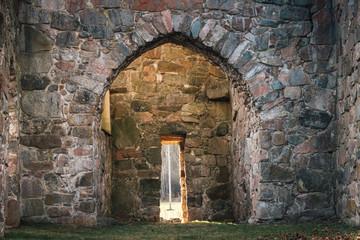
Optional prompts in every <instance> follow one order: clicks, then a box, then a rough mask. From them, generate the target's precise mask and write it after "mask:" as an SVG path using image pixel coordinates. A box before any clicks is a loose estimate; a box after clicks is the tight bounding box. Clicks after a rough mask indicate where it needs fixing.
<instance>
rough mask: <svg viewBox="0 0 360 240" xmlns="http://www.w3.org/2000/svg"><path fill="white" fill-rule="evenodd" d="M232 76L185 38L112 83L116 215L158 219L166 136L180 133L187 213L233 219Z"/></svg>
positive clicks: (134, 64) (143, 59) (156, 51)
mask: <svg viewBox="0 0 360 240" xmlns="http://www.w3.org/2000/svg"><path fill="white" fill-rule="evenodd" d="M230 86H231V83H230V81H229V80H228V79H227V77H226V76H225V74H224V73H223V72H222V71H221V69H220V68H219V67H217V66H214V65H213V64H211V63H210V62H209V61H208V60H207V59H205V58H204V57H203V56H201V55H199V54H197V53H195V52H193V51H191V50H189V49H187V48H185V47H183V46H179V45H175V44H170V43H169V44H164V45H161V46H159V47H157V48H155V49H152V50H150V51H148V52H146V53H144V54H143V55H141V56H140V57H139V58H137V59H135V60H134V61H133V62H132V63H131V64H130V65H129V66H128V67H127V68H126V69H124V70H123V71H122V72H120V74H119V75H118V77H117V78H116V79H115V80H114V82H113V84H112V85H111V88H110V109H111V111H110V112H111V144H110V152H111V156H112V158H111V161H112V164H111V166H112V176H111V210H110V211H111V216H112V217H115V218H117V219H119V220H121V221H132V220H145V221H159V216H160V196H161V195H160V189H161V165H162V161H161V138H162V137H181V138H182V139H184V140H183V143H182V144H183V155H182V156H183V157H184V163H185V171H184V173H183V174H184V175H185V176H184V177H185V179H186V195H187V196H186V200H187V214H188V216H187V217H188V220H216V221H223V220H229V219H233V217H234V216H233V199H232V196H233V194H232V189H233V187H232V184H233V183H232V182H233V181H232V172H233V169H232V168H233V167H232V156H231V151H230V146H231V135H232V124H231V116H232V110H231V104H230V94H229V90H230Z"/></svg>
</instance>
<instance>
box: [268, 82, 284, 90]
mask: <svg viewBox="0 0 360 240" xmlns="http://www.w3.org/2000/svg"><path fill="white" fill-rule="evenodd" d="M270 85H271V87H272V89H274V90H281V89H283V88H284V86H283V85H282V83H281V82H280V81H278V80H275V81H273V82H271V84H270Z"/></svg>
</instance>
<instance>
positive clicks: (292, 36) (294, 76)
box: [6, 0, 349, 225]
mask: <svg viewBox="0 0 360 240" xmlns="http://www.w3.org/2000/svg"><path fill="white" fill-rule="evenodd" d="M331 7H332V6H331V4H330V1H326V0H317V1H312V0H256V1H248V0H225V1H215V0H196V1H191V2H189V1H182V0H181V1H179V0H177V1H174V0H160V1H159V0H149V1H138V0H124V1H112V0H105V1H95V0H93V1H90V0H87V1H85V0H80V1H73V0H66V1H63V0H54V1H45V0H29V1H20V3H19V13H18V19H19V22H20V27H19V31H20V34H19V36H18V42H19V46H18V49H19V52H18V58H17V60H18V64H19V67H20V70H21V77H20V78H19V83H20V86H21V99H20V106H21V111H20V112H19V118H20V126H19V131H20V145H19V156H20V157H19V158H18V159H19V160H20V162H21V163H20V164H19V167H20V171H21V172H20V174H19V175H18V176H19V178H20V205H21V217H22V218H23V219H24V220H26V219H28V220H31V221H40V222H46V221H48V222H57V223H74V224H84V225H94V224H95V223H96V219H97V218H98V217H99V216H102V215H104V214H108V213H109V211H110V210H109V209H110V208H109V206H108V205H109V204H110V203H108V202H106V199H107V197H108V195H109V192H108V190H106V186H108V184H109V182H111V181H110V178H109V176H110V174H109V171H110V170H111V167H109V165H107V164H106V163H107V162H108V161H109V160H107V161H106V159H109V157H108V154H107V153H106V149H107V148H106V146H105V145H106V144H108V143H109V142H108V136H106V135H105V134H104V133H102V132H101V130H100V120H101V116H100V115H101V111H102V110H101V108H102V102H103V98H104V95H105V92H106V91H107V90H108V89H109V87H110V85H111V83H112V82H113V80H114V79H115V78H116V77H117V76H118V75H119V73H120V72H121V71H122V70H124V69H125V68H126V67H127V66H128V65H129V64H130V63H131V62H132V61H133V60H135V59H136V58H137V57H139V56H140V55H141V54H142V53H144V52H146V51H148V50H150V49H152V48H154V47H157V46H159V45H161V44H164V43H168V42H173V43H176V44H181V45H184V46H185V47H187V48H189V49H190V50H193V51H195V52H199V53H201V54H202V55H203V56H204V57H206V59H208V60H209V61H210V62H212V63H213V64H214V65H216V66H219V67H220V68H221V69H222V70H223V72H224V73H225V75H226V76H227V78H228V79H229V81H230V82H231V87H230V93H231V94H230V96H232V97H233V99H232V119H233V124H232V129H233V133H232V141H231V142H232V147H231V148H230V149H231V151H232V152H231V155H232V156H233V158H232V159H233V161H232V163H231V164H233V169H234V172H233V174H232V175H233V176H234V177H233V183H232V184H233V185H234V186H233V188H232V189H231V190H232V191H233V193H234V209H235V213H234V214H235V218H236V220H237V221H245V220H249V221H250V222H255V221H272V220H281V219H285V220H291V221H297V220H307V219H314V218H324V217H326V218H328V217H332V216H334V215H335V212H334V208H333V206H334V204H335V202H334V199H335V198H334V195H333V187H334V185H335V184H334V183H335V178H334V167H333V166H334V159H335V158H334V156H333V153H334V151H335V139H334V136H335V135H334V134H336V132H335V130H336V129H335V127H334V113H335V109H336V108H335V107H336V106H335V90H334V89H335V88H336V77H335V74H334V73H335V71H336V69H335V65H334V64H335V60H336V59H335V51H334V50H333V44H334V43H335V39H334V36H335V35H334V34H335V28H334V21H333V13H332V8H331ZM345 66H349V64H345ZM240 76H241V77H240ZM145 85H146V84H145V83H144V86H145ZM128 104H130V103H128ZM135 105H136V104H135ZM140 105H141V104H140ZM140 108H141V106H140ZM220 109H223V108H220ZM136 113H137V112H136ZM140 113H141V112H140ZM141 114H142V113H141ZM144 117H146V116H144ZM180 117H181V116H180ZM15 118H16V117H15ZM16 148H17V146H16V147H15V149H16ZM6 149H7V148H6ZM204 151H205V149H204ZM189 166H190V165H189ZM194 167H195V166H194ZM194 169H195V168H194ZM230 175H231V174H230ZM17 186H18V185H17V184H16V183H15V186H14V187H15V188H16V187H17ZM205 202H206V201H205Z"/></svg>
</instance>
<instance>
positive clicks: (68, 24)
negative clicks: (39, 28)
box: [50, 12, 79, 31]
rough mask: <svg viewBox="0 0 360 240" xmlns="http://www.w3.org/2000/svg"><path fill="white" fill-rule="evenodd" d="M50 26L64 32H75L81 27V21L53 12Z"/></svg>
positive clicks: (74, 17)
mask: <svg viewBox="0 0 360 240" xmlns="http://www.w3.org/2000/svg"><path fill="white" fill-rule="evenodd" d="M50 26H51V27H52V28H56V29H59V30H63V31H75V30H77V28H78V26H79V21H78V19H77V17H76V16H72V15H67V14H64V13H61V12H53V13H52V15H51V24H50Z"/></svg>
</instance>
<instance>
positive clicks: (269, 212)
mask: <svg viewBox="0 0 360 240" xmlns="http://www.w3.org/2000/svg"><path fill="white" fill-rule="evenodd" d="M256 217H257V218H259V219H263V220H270V219H282V217H283V208H282V207H281V205H278V204H276V203H271V202H258V203H257V204H256Z"/></svg>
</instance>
